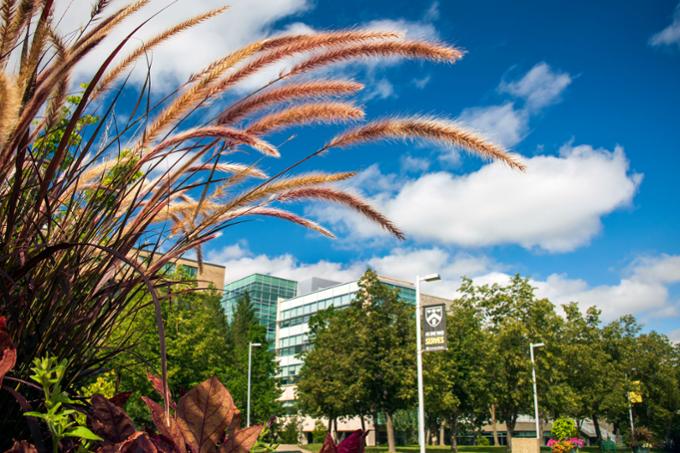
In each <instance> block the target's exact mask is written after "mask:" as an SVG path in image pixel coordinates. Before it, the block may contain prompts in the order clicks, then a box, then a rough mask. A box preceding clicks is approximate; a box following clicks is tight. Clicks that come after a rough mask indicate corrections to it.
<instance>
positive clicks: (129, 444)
mask: <svg viewBox="0 0 680 453" xmlns="http://www.w3.org/2000/svg"><path fill="white" fill-rule="evenodd" d="M115 451H116V453H159V451H158V449H157V448H156V446H155V445H154V443H153V442H151V439H150V438H149V435H148V434H147V433H145V432H142V431H138V432H135V433H132V434H131V435H130V436H129V437H128V438H127V439H125V440H124V441H123V442H121V443H120V444H118V445H116V450H115Z"/></svg>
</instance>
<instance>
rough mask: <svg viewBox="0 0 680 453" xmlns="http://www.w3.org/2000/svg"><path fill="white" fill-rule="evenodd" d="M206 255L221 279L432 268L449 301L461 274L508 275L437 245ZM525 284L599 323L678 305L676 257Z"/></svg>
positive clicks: (482, 279) (435, 288)
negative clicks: (608, 280) (339, 257)
mask: <svg viewBox="0 0 680 453" xmlns="http://www.w3.org/2000/svg"><path fill="white" fill-rule="evenodd" d="M207 259H208V261H211V262H216V263H219V264H222V265H225V266H226V267H227V281H234V280H237V279H239V278H242V277H245V276H247V275H250V274H252V273H255V272H257V273H264V274H271V275H276V276H279V277H284V278H290V279H293V280H298V281H300V280H305V279H307V278H310V277H312V276H317V277H322V278H327V279H330V280H335V281H339V282H348V281H352V280H355V279H357V278H359V277H360V276H361V274H362V273H363V272H364V270H365V269H366V267H368V266H370V267H372V268H373V269H375V270H376V271H377V272H378V273H379V274H381V275H385V276H388V277H394V278H397V279H400V280H404V281H409V282H410V281H413V279H414V278H415V276H416V275H419V274H426V273H430V272H438V273H439V274H440V275H441V277H442V280H441V281H439V282H435V283H429V284H428V285H427V288H426V289H425V291H426V292H427V293H428V294H433V295H436V296H440V297H445V298H449V299H451V298H454V297H456V292H457V289H458V287H459V285H460V281H461V278H462V277H463V276H466V277H470V278H472V279H473V280H474V281H475V283H477V284H493V283H500V284H505V283H507V282H508V281H509V279H510V276H511V274H513V273H514V272H513V271H511V270H510V269H509V267H508V266H507V265H503V264H500V263H497V262H495V261H494V260H492V259H491V258H489V257H488V256H485V255H472V254H466V253H451V252H449V251H447V250H445V249H442V248H440V247H424V248H396V249H393V250H391V251H390V252H389V253H388V254H386V255H377V256H373V257H371V258H368V259H365V260H357V261H352V262H348V263H340V262H334V261H326V260H321V261H318V262H313V263H303V262H300V261H299V260H297V259H296V258H295V257H294V256H293V255H290V254H284V255H279V256H268V255H265V254H261V255H256V254H254V253H252V252H251V251H250V250H249V248H248V245H247V243H245V242H241V243H238V244H235V245H231V246H227V247H225V248H223V249H221V250H216V251H215V250H214V251H211V252H208V254H207ZM531 283H532V285H533V286H535V287H536V293H537V295H538V296H539V297H547V298H548V299H550V300H551V301H552V302H553V303H555V304H556V305H558V306H559V305H562V304H566V303H569V302H578V303H579V306H580V307H581V308H582V309H583V310H585V309H586V308H587V307H589V306H592V305H596V306H598V307H599V308H600V309H601V310H602V313H603V318H604V320H605V321H610V320H613V319H615V318H617V317H619V316H622V315H624V314H633V315H635V316H637V317H638V318H639V319H641V320H642V321H643V322H644V321H645V320H653V319H654V317H655V316H656V314H658V313H659V312H661V311H665V312H667V313H668V315H667V318H668V317H677V316H678V308H679V306H680V303H678V301H677V300H674V299H673V298H672V297H671V296H670V295H669V287H670V286H672V285H675V284H677V283H680V256H678V255H658V256H650V257H645V258H642V259H638V260H636V261H634V262H633V264H632V265H631V266H629V267H628V268H627V269H625V270H624V272H623V275H622V277H621V278H620V280H619V281H618V282H617V283H614V284H611V285H595V286H593V285H591V284H589V283H588V282H587V281H586V280H583V279H576V278H570V277H569V276H567V275H565V274H551V275H549V276H548V277H547V278H546V279H545V280H537V279H531ZM671 338H672V339H675V340H676V341H678V340H680V332H678V331H674V332H671Z"/></svg>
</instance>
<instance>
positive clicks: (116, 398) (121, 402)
mask: <svg viewBox="0 0 680 453" xmlns="http://www.w3.org/2000/svg"><path fill="white" fill-rule="evenodd" d="M131 395H132V392H120V393H118V394H116V395H113V396H112V397H111V398H109V401H111V402H112V403H113V404H115V405H116V406H118V407H120V408H121V409H122V408H124V407H125V403H127V402H128V400H129V399H130V396H131Z"/></svg>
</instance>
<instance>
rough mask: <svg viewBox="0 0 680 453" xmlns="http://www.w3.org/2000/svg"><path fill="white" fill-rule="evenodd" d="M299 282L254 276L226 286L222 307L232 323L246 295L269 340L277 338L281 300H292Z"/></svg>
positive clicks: (269, 276) (266, 276)
mask: <svg viewBox="0 0 680 453" xmlns="http://www.w3.org/2000/svg"><path fill="white" fill-rule="evenodd" d="M297 285H298V284H297V282H296V281H293V280H287V279H285V278H280V277H274V276H271V275H264V274H252V275H249V276H247V277H244V278H241V279H239V280H236V281H233V282H231V283H228V284H226V285H225V286H224V296H223V297H222V306H223V307H224V311H225V313H226V315H227V319H228V320H229V321H230V322H231V319H232V316H233V313H234V309H235V308H236V305H237V303H238V301H239V299H240V298H241V297H243V296H244V295H245V294H246V293H247V294H248V297H249V298H250V303H251V304H252V306H253V308H254V310H255V315H256V316H257V318H258V319H259V321H260V323H261V324H262V325H263V326H265V327H266V328H267V340H269V341H271V342H273V341H274V339H275V337H276V310H277V304H278V302H279V301H280V300H285V299H290V298H292V297H295V296H296V294H297Z"/></svg>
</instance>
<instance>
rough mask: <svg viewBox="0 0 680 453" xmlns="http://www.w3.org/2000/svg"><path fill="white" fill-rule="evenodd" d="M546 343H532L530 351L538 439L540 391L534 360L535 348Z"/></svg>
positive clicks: (539, 436) (539, 435) (538, 435)
mask: <svg viewBox="0 0 680 453" xmlns="http://www.w3.org/2000/svg"><path fill="white" fill-rule="evenodd" d="M543 346H545V344H544V343H531V344H530V345H529V351H530V353H531V377H532V380H533V383H534V416H535V417H536V439H539V441H540V439H541V434H540V432H539V431H540V425H539V421H538V392H537V391H536V363H535V361H534V348H542V347H543Z"/></svg>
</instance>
